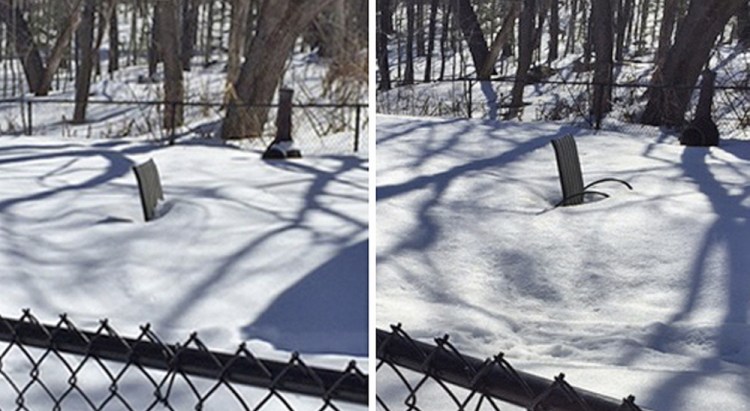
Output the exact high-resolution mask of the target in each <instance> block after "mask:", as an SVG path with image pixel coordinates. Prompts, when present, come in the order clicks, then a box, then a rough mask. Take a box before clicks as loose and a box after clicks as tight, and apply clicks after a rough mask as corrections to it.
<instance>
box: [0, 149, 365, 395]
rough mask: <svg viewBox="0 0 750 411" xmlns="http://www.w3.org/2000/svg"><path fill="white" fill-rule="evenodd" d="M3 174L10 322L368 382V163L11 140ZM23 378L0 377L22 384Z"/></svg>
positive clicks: (0, 307)
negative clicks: (109, 329) (142, 193)
mask: <svg viewBox="0 0 750 411" xmlns="http://www.w3.org/2000/svg"><path fill="white" fill-rule="evenodd" d="M149 158H153V159H154V160H155V162H156V164H157V166H158V168H159V172H160V174H161V179H162V185H163V187H164V192H165V198H166V200H165V202H164V203H163V204H162V206H161V210H160V212H161V216H160V217H159V218H158V219H156V220H155V221H152V222H150V223H144V222H143V216H142V212H141V206H140V201H139V198H138V190H137V186H136V180H135V177H134V175H133V173H132V170H131V167H132V166H133V165H135V164H139V163H141V162H143V161H145V160H147V159H149ZM0 170H2V184H0V267H2V270H0V282H1V283H2V284H3V286H2V289H3V296H2V298H0V314H2V315H3V316H5V317H10V318H13V317H18V316H20V314H21V309H23V308H30V309H31V310H32V312H33V313H34V314H35V315H36V316H37V317H39V319H40V320H42V321H44V322H48V323H55V322H56V320H57V316H58V315H59V314H61V313H67V314H68V315H69V317H70V319H71V320H72V321H74V322H75V323H76V324H77V325H78V326H79V327H81V328H84V329H95V328H96V327H97V325H98V320H99V319H103V318H108V319H109V320H110V321H111V325H112V326H113V327H115V329H117V330H118V332H119V333H120V334H121V335H123V336H132V337H134V336H137V335H138V334H139V329H138V326H139V325H141V324H145V323H150V324H151V325H152V327H153V330H154V331H155V332H156V333H157V334H158V335H159V336H160V337H161V338H162V339H163V341H165V342H168V343H172V342H178V341H185V340H186V339H187V337H188V336H189V335H190V333H191V332H193V331H196V332H198V336H199V338H201V340H203V342H204V343H205V344H206V345H207V346H208V347H209V348H211V349H216V350H220V351H234V350H235V349H236V347H237V346H238V344H239V343H240V342H242V341H247V342H248V348H249V349H250V350H251V351H252V352H253V353H255V354H256V355H257V356H259V357H260V358H269V359H276V360H282V361H286V360H288V359H289V356H290V353H291V352H292V351H297V352H300V353H301V354H302V357H303V359H304V360H305V361H306V362H307V363H309V364H312V365H317V366H322V367H325V368H331V369H336V370H343V369H344V368H345V366H346V364H347V363H348V362H349V361H350V360H352V359H355V360H357V361H358V365H359V367H361V368H362V369H364V370H366V369H367V364H368V361H367V344H368V340H367V336H368V332H367V321H368V316H367V312H368V291H367V290H368V280H367V274H368V258H367V255H368V252H367V247H368V246H367V245H368V160H367V158H366V157H362V156H354V155H327V156H306V157H305V158H303V159H301V160H295V161H276V162H274V161H269V162H266V161H262V160H261V159H260V152H259V151H248V150H241V149H238V148H235V147H232V146H228V145H224V144H221V143H220V142H217V141H214V140H210V139H204V138H199V137H195V138H186V139H182V140H180V141H179V142H178V143H177V144H176V145H174V146H167V145H163V144H160V143H157V142H154V141H152V140H149V139H143V138H133V139H110V140H88V139H81V138H63V137H60V136H34V137H25V136H24V137H13V136H7V135H6V136H2V137H0ZM3 347H4V345H3ZM23 364H26V365H28V363H26V362H24V361H21V362H19V363H17V364H16V366H15V367H14V366H13V364H12V362H10V364H9V362H8V361H6V366H5V368H4V371H5V372H9V370H11V369H16V370H20V374H17V376H18V378H20V379H21V380H23V377H22V376H23V375H28V372H29V370H28V369H25V371H24V368H22V367H23ZM9 367H10V368H9ZM19 367H21V368H19ZM65 381H66V380H65V379H62V380H60V381H59V382H65ZM17 382H18V380H17ZM7 394H9V395H10V394H11V393H10V392H8V393H7ZM2 398H5V399H8V400H9V401H10V402H8V404H12V399H13V398H15V397H12V398H6V397H2ZM27 400H29V398H27ZM0 401H2V399H0ZM191 406H192V405H191ZM361 408H363V407H354V408H353V409H361ZM3 409H4V408H3ZM270 409H273V407H271V408H270Z"/></svg>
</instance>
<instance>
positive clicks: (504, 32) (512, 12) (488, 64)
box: [477, 2, 521, 78]
mask: <svg viewBox="0 0 750 411" xmlns="http://www.w3.org/2000/svg"><path fill="white" fill-rule="evenodd" d="M519 14H521V5H520V3H517V2H513V3H511V4H510V9H509V10H508V11H507V13H506V14H505V17H503V22H502V24H501V26H500V31H498V33H497V35H495V39H494V40H493V41H492V45H491V46H490V52H489V54H488V55H487V59H486V60H485V62H484V65H483V66H482V67H481V68H480V70H479V73H478V74H477V77H479V78H489V77H490V76H491V75H492V70H493V69H494V67H495V62H496V61H497V59H498V57H499V56H500V52H501V51H502V50H503V48H505V46H506V45H508V43H509V42H510V39H511V36H512V35H513V28H514V27H515V23H516V19H517V18H518V15H519Z"/></svg>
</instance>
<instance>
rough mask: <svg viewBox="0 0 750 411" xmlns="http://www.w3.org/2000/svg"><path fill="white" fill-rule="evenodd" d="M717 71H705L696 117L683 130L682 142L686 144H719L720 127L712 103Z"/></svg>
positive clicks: (700, 145) (699, 145)
mask: <svg viewBox="0 0 750 411" xmlns="http://www.w3.org/2000/svg"><path fill="white" fill-rule="evenodd" d="M715 82H716V73H714V72H713V71H711V70H704V71H703V80H702V81H701V94H700V96H699V97H698V107H697V108H696V109H695V118H694V119H693V121H691V122H690V124H689V125H688V126H687V127H686V128H685V129H684V130H683V131H682V135H681V136H680V143H681V144H682V145H685V146H698V147H709V146H718V145H719V129H718V128H717V127H716V123H714V120H713V119H712V118H711V104H712V101H713V98H714V83H715Z"/></svg>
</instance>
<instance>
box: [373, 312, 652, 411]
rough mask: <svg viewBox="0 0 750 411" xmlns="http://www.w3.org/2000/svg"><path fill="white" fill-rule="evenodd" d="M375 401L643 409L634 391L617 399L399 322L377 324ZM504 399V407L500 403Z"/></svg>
mask: <svg viewBox="0 0 750 411" xmlns="http://www.w3.org/2000/svg"><path fill="white" fill-rule="evenodd" d="M376 339H377V358H378V362H377V378H378V382H377V385H378V388H377V396H376V398H377V407H378V409H382V410H409V411H411V410H424V411H428V410H434V409H440V410H461V411H463V410H469V409H476V410H484V409H489V410H500V409H503V410H507V409H509V408H508V407H509V404H511V405H512V406H514V407H519V408H513V409H524V410H528V411H542V410H544V411H641V410H643V409H642V408H640V407H639V406H637V405H636V404H635V397H633V396H629V397H627V398H625V399H624V400H622V401H617V400H615V399H612V398H608V397H605V396H603V395H599V394H595V393H592V392H590V391H585V390H582V389H580V388H575V387H573V386H571V385H570V384H569V383H568V382H567V381H566V380H565V376H564V374H560V375H559V376H557V377H555V378H554V379H553V380H548V379H544V378H541V377H538V376H536V375H532V374H529V373H525V372H522V371H518V370H516V369H514V368H513V367H512V366H511V365H510V363H509V362H508V361H507V360H506V359H505V357H504V355H503V354H502V353H500V354H498V355H495V356H493V357H492V358H489V359H485V360H481V359H478V358H474V357H470V356H467V355H464V354H461V352H459V350H458V349H457V348H456V347H455V346H454V345H453V344H451V343H450V342H449V337H448V336H447V335H446V336H444V337H442V338H436V339H435V345H431V344H426V343H423V342H420V341H416V340H414V339H412V338H411V337H410V336H409V335H408V334H407V333H406V332H405V331H404V330H403V329H402V328H401V325H400V324H399V325H395V326H391V330H390V331H385V330H380V329H378V330H377V336H376ZM501 403H502V407H501V406H500V405H499V404H501Z"/></svg>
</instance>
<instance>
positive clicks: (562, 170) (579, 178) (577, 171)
mask: <svg viewBox="0 0 750 411" xmlns="http://www.w3.org/2000/svg"><path fill="white" fill-rule="evenodd" d="M552 146H553V147H554V148H555V157H556V159H557V171H558V172H559V174H560V186H561V188H562V193H563V198H564V199H565V201H563V202H562V203H561V204H560V205H563V206H568V205H577V204H581V203H583V195H574V194H579V193H583V191H584V186H583V173H582V172H581V162H580V160H579V159H578V148H577V147H576V141H575V139H573V136H571V135H570V134H568V135H566V136H565V137H561V138H558V139H555V140H552Z"/></svg>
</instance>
